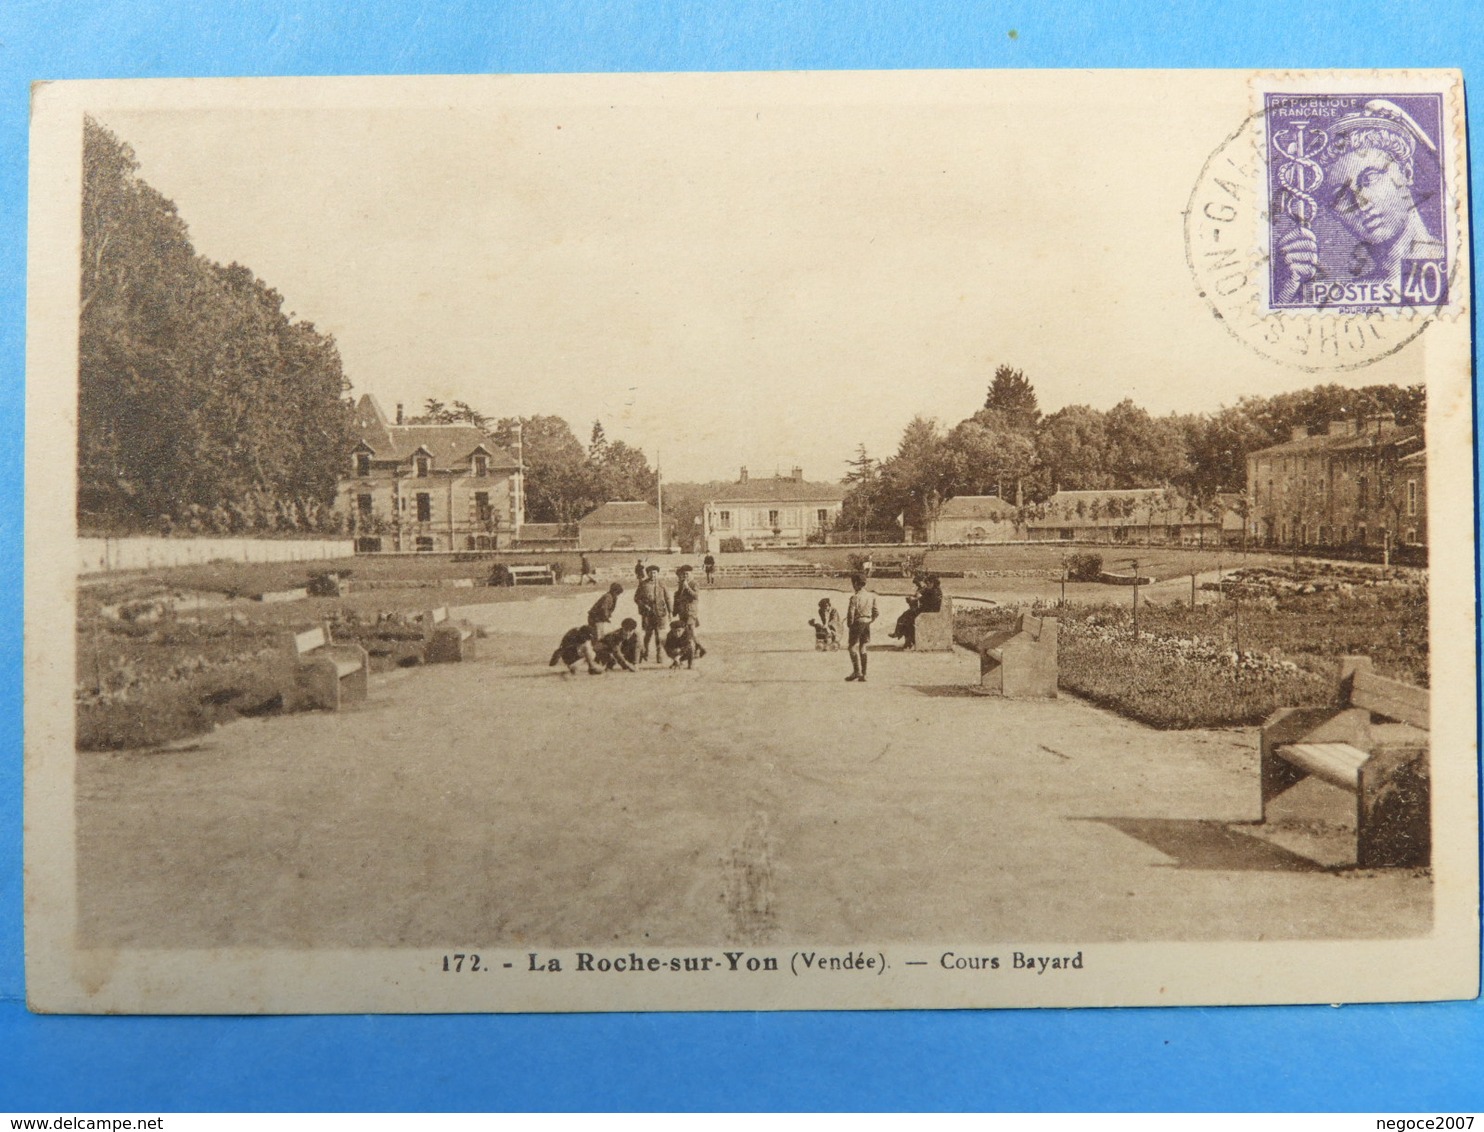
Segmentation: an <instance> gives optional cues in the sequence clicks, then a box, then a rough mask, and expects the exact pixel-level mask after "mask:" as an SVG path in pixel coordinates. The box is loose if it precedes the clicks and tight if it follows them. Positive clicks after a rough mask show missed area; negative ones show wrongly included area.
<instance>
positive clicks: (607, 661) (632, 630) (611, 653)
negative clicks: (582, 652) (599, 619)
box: [593, 617, 639, 672]
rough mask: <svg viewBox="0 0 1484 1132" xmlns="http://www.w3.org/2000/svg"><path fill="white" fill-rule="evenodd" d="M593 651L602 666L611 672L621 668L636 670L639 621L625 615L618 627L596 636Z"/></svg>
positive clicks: (628, 670)
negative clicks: (596, 640) (596, 641)
mask: <svg viewBox="0 0 1484 1132" xmlns="http://www.w3.org/2000/svg"><path fill="white" fill-rule="evenodd" d="M593 653H594V654H595V656H596V657H597V661H598V663H599V664H600V665H602V666H603V668H604V669H605V670H606V671H608V672H612V671H613V670H614V669H615V668H622V669H623V670H624V671H625V672H637V671H638V668H637V667H636V666H637V665H638V663H639V622H637V621H635V620H634V619H633V618H632V617H625V618H624V619H623V621H622V622H621V623H620V624H619V626H618V628H617V629H615V630H613V632H611V633H605V634H604V635H603V636H602V637H600V638H598V643H597V644H596V645H594V646H593Z"/></svg>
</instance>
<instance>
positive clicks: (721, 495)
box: [706, 476, 845, 503]
mask: <svg viewBox="0 0 1484 1132" xmlns="http://www.w3.org/2000/svg"><path fill="white" fill-rule="evenodd" d="M844 498H845V489H844V488H843V487H841V486H840V485H839V484H837V483H811V482H809V481H808V480H796V479H792V478H790V477H788V476H775V477H772V478H770V479H749V480H747V481H746V482H745V483H728V484H722V485H721V486H720V487H717V488H715V489H714V490H712V491H711V492H709V493H708V494H707V496H706V502H707V503H839V502H841V501H842V500H844Z"/></svg>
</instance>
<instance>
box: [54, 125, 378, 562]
mask: <svg viewBox="0 0 1484 1132" xmlns="http://www.w3.org/2000/svg"><path fill="white" fill-rule="evenodd" d="M138 168H139V163H138V160H137V159H136V157H135V154H134V151H133V149H132V148H131V147H130V146H129V145H128V144H127V143H125V142H123V141H121V140H120V139H119V138H118V137H117V136H115V135H114V134H113V133H112V132H110V131H109V130H108V129H107V128H106V127H104V126H103V125H101V124H100V123H98V122H97V121H95V120H93V119H92V118H88V119H86V120H85V122H84V127H83V153H82V170H83V192H82V276H81V293H80V321H79V342H78V345H79V355H78V457H77V460H78V465H77V471H78V489H77V511H78V525H79V529H81V530H84V531H88V530H93V531H99V532H102V533H108V534H117V533H124V532H130V531H141V530H147V531H156V530H164V531H166V532H170V531H180V532H182V533H184V532H186V531H190V532H201V533H206V532H211V533H236V532H242V533H261V532H270V531H280V532H293V531H335V530H338V529H340V527H341V525H342V522H343V519H342V517H341V516H339V515H337V514H336V512H335V510H334V508H333V504H334V500H335V491H336V482H337V480H338V478H339V474H340V472H341V470H342V465H343V463H344V460H345V453H347V452H348V451H349V450H350V447H351V446H352V445H353V444H354V439H353V437H354V433H353V431H352V424H353V418H352V414H351V410H350V406H349V403H348V402H347V400H346V398H345V395H346V393H347V392H348V389H349V383H348V382H347V381H346V379H345V375H344V372H343V370H342V367H341V362H340V354H339V351H338V349H337V348H336V345H335V340H334V338H333V337H332V336H330V335H328V334H323V333H321V332H319V331H318V330H316V329H315V327H314V325H313V324H312V323H310V322H307V321H304V320H302V319H297V318H296V317H295V316H294V314H293V313H292V312H290V313H285V312H284V310H283V297H282V296H281V295H280V294H279V293H278V292H277V291H275V290H273V288H272V287H270V286H269V285H268V284H266V283H265V282H263V281H262V280H261V279H259V278H257V276H256V275H254V274H253V272H252V271H251V270H250V269H248V268H246V267H244V266H242V265H241V264H237V263H232V264H228V265H226V266H223V265H222V264H219V263H216V262H214V261H213V260H210V259H207V258H206V257H204V256H201V255H198V254H197V253H196V251H195V249H194V247H193V246H192V244H191V240H190V234H189V232H188V230H187V227H186V223H185V221H184V220H183V219H181V217H180V215H179V213H178V211H177V209H176V206H175V204H174V202H172V201H171V200H169V199H168V198H166V197H165V196H163V195H162V194H161V193H159V192H158V191H156V190H155V189H154V188H152V187H151V186H150V185H149V184H147V183H146V182H145V181H144V180H143V179H141V178H140V177H139V175H138Z"/></svg>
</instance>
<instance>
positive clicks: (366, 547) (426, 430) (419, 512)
mask: <svg viewBox="0 0 1484 1132" xmlns="http://www.w3.org/2000/svg"><path fill="white" fill-rule="evenodd" d="M355 423H356V433H357V440H356V444H355V446H354V448H353V449H352V451H351V452H350V453H349V457H348V459H347V461H346V474H345V477H344V478H343V479H341V481H340V488H339V494H338V495H337V497H336V505H337V506H338V507H340V508H341V509H342V510H343V513H344V514H345V515H346V516H347V518H348V520H349V526H350V530H351V532H352V533H353V535H354V537H355V540H356V550H357V552H359V553H363V554H375V553H384V552H398V551H400V552H407V551H414V552H416V551H423V552H429V553H432V552H448V551H456V550H500V549H504V548H505V547H508V546H509V545H510V544H511V543H512V542H514V541H515V538H516V533H517V531H518V530H519V529H520V526H521V524H522V522H523V521H524V518H525V515H524V506H523V504H522V496H523V485H522V483H521V467H520V461H519V460H517V459H516V458H515V457H513V456H511V455H510V453H508V452H506V451H505V450H504V449H502V448H500V447H499V446H498V445H496V444H495V443H494V442H493V441H492V440H490V438H489V436H488V435H487V434H486V433H485V432H484V431H483V430H482V429H479V428H476V427H475V426H473V425H470V424H408V423H405V422H404V421H403V417H402V407H401V406H400V405H399V406H397V416H396V419H395V421H392V420H388V419H387V416H386V414H385V413H384V412H382V409H381V406H380V405H378V404H377V403H376V399H375V398H374V397H372V396H371V395H370V394H369V393H368V394H365V395H364V396H362V397H361V399H360V401H359V403H358V404H357V405H356V422H355Z"/></svg>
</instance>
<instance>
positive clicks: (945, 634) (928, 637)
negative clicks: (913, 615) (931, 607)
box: [912, 594, 953, 652]
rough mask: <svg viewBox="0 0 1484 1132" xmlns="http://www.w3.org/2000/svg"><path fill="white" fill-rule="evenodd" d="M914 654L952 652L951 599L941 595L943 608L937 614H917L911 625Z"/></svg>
mask: <svg viewBox="0 0 1484 1132" xmlns="http://www.w3.org/2000/svg"><path fill="white" fill-rule="evenodd" d="M912 630H913V634H912V635H913V638H914V639H915V642H916V643H915V644H914V645H913V649H914V650H915V651H916V652H952V651H953V599H952V598H951V597H949V596H948V595H947V594H944V595H943V608H942V609H940V610H939V611H938V612H937V613H919V614H918V615H917V620H916V621H914V622H913V623H912Z"/></svg>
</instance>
